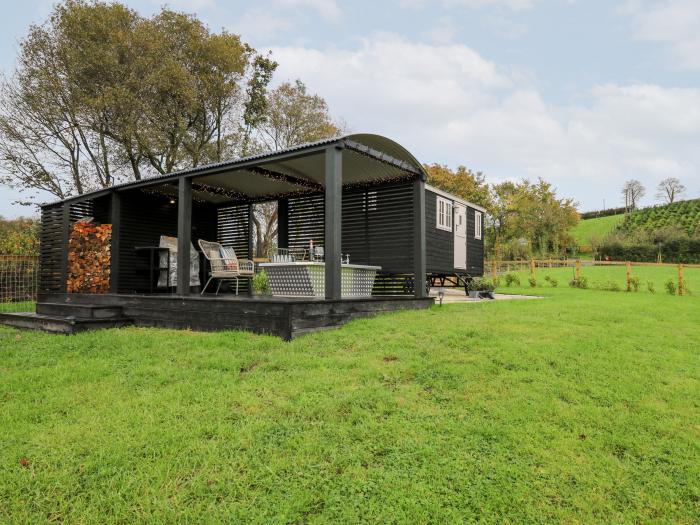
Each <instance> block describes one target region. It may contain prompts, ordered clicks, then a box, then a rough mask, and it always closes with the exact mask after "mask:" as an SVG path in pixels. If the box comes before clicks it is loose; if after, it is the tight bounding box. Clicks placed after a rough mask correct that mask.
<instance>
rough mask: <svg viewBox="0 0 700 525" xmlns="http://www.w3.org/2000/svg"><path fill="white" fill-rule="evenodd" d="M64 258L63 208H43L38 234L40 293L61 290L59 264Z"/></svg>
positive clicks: (57, 206)
mask: <svg viewBox="0 0 700 525" xmlns="http://www.w3.org/2000/svg"><path fill="white" fill-rule="evenodd" d="M66 256H67V254H66V253H65V251H64V246H63V206H62V205H60V204H58V205H56V206H46V207H43V208H42V209H41V233H40V234H39V264H40V272H39V290H40V291H42V292H59V291H61V290H62V282H61V281H62V276H61V264H62V260H63V258H64V257H66Z"/></svg>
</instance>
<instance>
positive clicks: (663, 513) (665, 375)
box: [0, 268, 700, 524]
mask: <svg viewBox="0 0 700 525" xmlns="http://www.w3.org/2000/svg"><path fill="white" fill-rule="evenodd" d="M613 270H614V271H616V272H622V277H620V279H624V268H615V269H613V268H584V273H585V274H586V275H589V276H590V279H591V280H595V279H601V280H605V279H609V278H612V277H611V274H610V275H604V274H606V272H610V271H613ZM665 270H666V269H665V268H649V269H644V271H645V272H648V273H647V274H646V275H647V276H650V278H654V279H657V280H659V281H661V280H663V279H664V277H665V275H663V274H664V272H665ZM569 271H570V270H568V269H562V270H551V271H550V272H551V273H555V272H560V273H561V275H560V284H559V287H558V288H551V287H541V288H536V289H535V290H534V291H535V293H537V294H538V295H542V296H544V297H545V298H544V299H542V300H532V301H511V302H506V301H502V302H501V301H497V302H488V303H478V304H475V303H470V304H455V305H450V306H443V307H438V306H436V307H433V308H432V309H431V310H428V311H415V312H402V313H398V314H391V315H385V316H381V317H378V318H375V319H368V320H360V321H355V322H352V323H351V324H349V325H348V326H346V327H344V328H342V329H340V330H333V331H328V332H323V333H317V334H312V335H310V336H306V337H303V338H300V339H298V340H295V341H293V342H292V343H284V342H282V341H280V340H279V339H276V338H272V337H263V336H255V335H250V334H245V333H234V332H228V333H219V334H199V333H192V332H175V331H168V330H156V329H137V328H129V329H120V330H110V331H103V332H95V333H85V334H80V335H77V336H71V337H66V336H51V335H46V334H40V333H33V332H19V331H14V330H10V329H3V328H0V377H1V378H2V381H0V522H2V523H22V524H24V523H35V522H48V521H65V522H70V523H101V524H102V523H175V522H186V523H189V522H196V523H221V522H226V523H290V522H291V523H360V522H363V523H367V522H369V523H461V522H473V521H477V520H480V521H484V522H490V523H542V522H557V523H562V522H563V523H697V519H698V516H699V515H700V402H699V401H698V400H699V397H698V392H700V328H699V327H698V319H700V293H699V294H698V295H697V296H691V297H671V296H668V295H665V294H663V293H657V294H656V295H652V294H650V293H646V292H644V293H642V292H640V293H624V292H617V293H615V292H603V291H598V290H575V289H570V288H568V287H567V286H566V285H565V283H564V282H563V281H564V279H565V277H566V275H565V272H569ZM640 271H641V270H640ZM539 272H540V273H542V274H543V275H544V272H545V271H544V270H540V271H539ZM615 278H617V275H616V276H615ZM687 278H688V280H689V281H690V282H691V283H696V284H694V285H693V286H694V287H695V289H697V290H698V292H700V271H699V270H687ZM504 291H508V290H507V289H504ZM510 291H511V292H513V291H517V292H521V293H533V290H532V289H530V288H529V287H527V288H520V289H510Z"/></svg>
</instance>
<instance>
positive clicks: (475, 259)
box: [467, 206, 484, 277]
mask: <svg viewBox="0 0 700 525" xmlns="http://www.w3.org/2000/svg"><path fill="white" fill-rule="evenodd" d="M476 211H478V210H475V209H474V208H470V207H469V206H467V273H468V274H469V275H470V276H472V277H480V276H482V275H484V214H483V213H482V214H481V239H477V238H475V237H474V233H475V231H476V223H475V219H474V218H475V213H474V212H476Z"/></svg>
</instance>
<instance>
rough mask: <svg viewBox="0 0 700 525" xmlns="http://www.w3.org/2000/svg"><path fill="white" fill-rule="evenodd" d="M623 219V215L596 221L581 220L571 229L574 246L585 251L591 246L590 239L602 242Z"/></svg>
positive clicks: (601, 218)
mask: <svg viewBox="0 0 700 525" xmlns="http://www.w3.org/2000/svg"><path fill="white" fill-rule="evenodd" d="M624 217H625V216H624V215H611V216H609V217H599V218H597V219H583V220H581V221H579V223H578V224H577V225H576V226H574V228H572V230H571V232H570V233H571V236H572V237H573V238H574V239H576V244H577V245H578V246H580V247H582V248H584V250H585V249H586V247H589V246H590V245H591V239H598V240H602V239H603V238H604V237H605V236H606V235H608V234H609V233H611V232H612V231H613V230H614V229H615V228H616V227H617V226H618V225H619V224H620V223H621V222H622V221H623V220H624ZM586 251H587V250H586Z"/></svg>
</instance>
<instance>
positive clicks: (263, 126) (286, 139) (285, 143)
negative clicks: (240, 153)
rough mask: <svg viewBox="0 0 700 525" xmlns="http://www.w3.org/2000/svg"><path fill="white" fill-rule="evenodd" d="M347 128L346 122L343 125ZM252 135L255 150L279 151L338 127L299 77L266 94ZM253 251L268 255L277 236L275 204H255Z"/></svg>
mask: <svg viewBox="0 0 700 525" xmlns="http://www.w3.org/2000/svg"><path fill="white" fill-rule="evenodd" d="M342 126H343V127H346V125H345V124H342ZM255 132H256V134H255V136H254V138H253V142H254V145H255V147H256V149H257V150H259V151H262V150H281V149H286V148H290V147H292V146H296V145H298V144H303V143H305V142H312V141H315V140H320V139H325V138H328V137H333V136H336V135H338V134H339V133H340V132H341V129H340V128H339V126H338V125H337V124H335V123H334V122H333V121H332V120H331V117H330V114H329V111H328V104H326V101H325V100H324V99H323V98H322V97H320V96H319V95H315V94H311V93H309V92H308V91H307V89H306V86H305V85H304V83H303V82H302V81H301V80H296V81H295V82H294V83H290V82H284V83H282V84H280V85H279V86H278V87H277V88H275V89H274V90H272V91H270V93H268V95H267V97H266V104H265V113H264V116H263V118H261V119H260V120H259V121H258V123H257V126H256V129H255ZM253 223H254V225H255V253H256V256H257V257H269V256H270V255H271V253H272V250H273V249H274V248H275V237H276V236H277V203H276V202H266V203H260V204H255V206H254V208H253Z"/></svg>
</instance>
